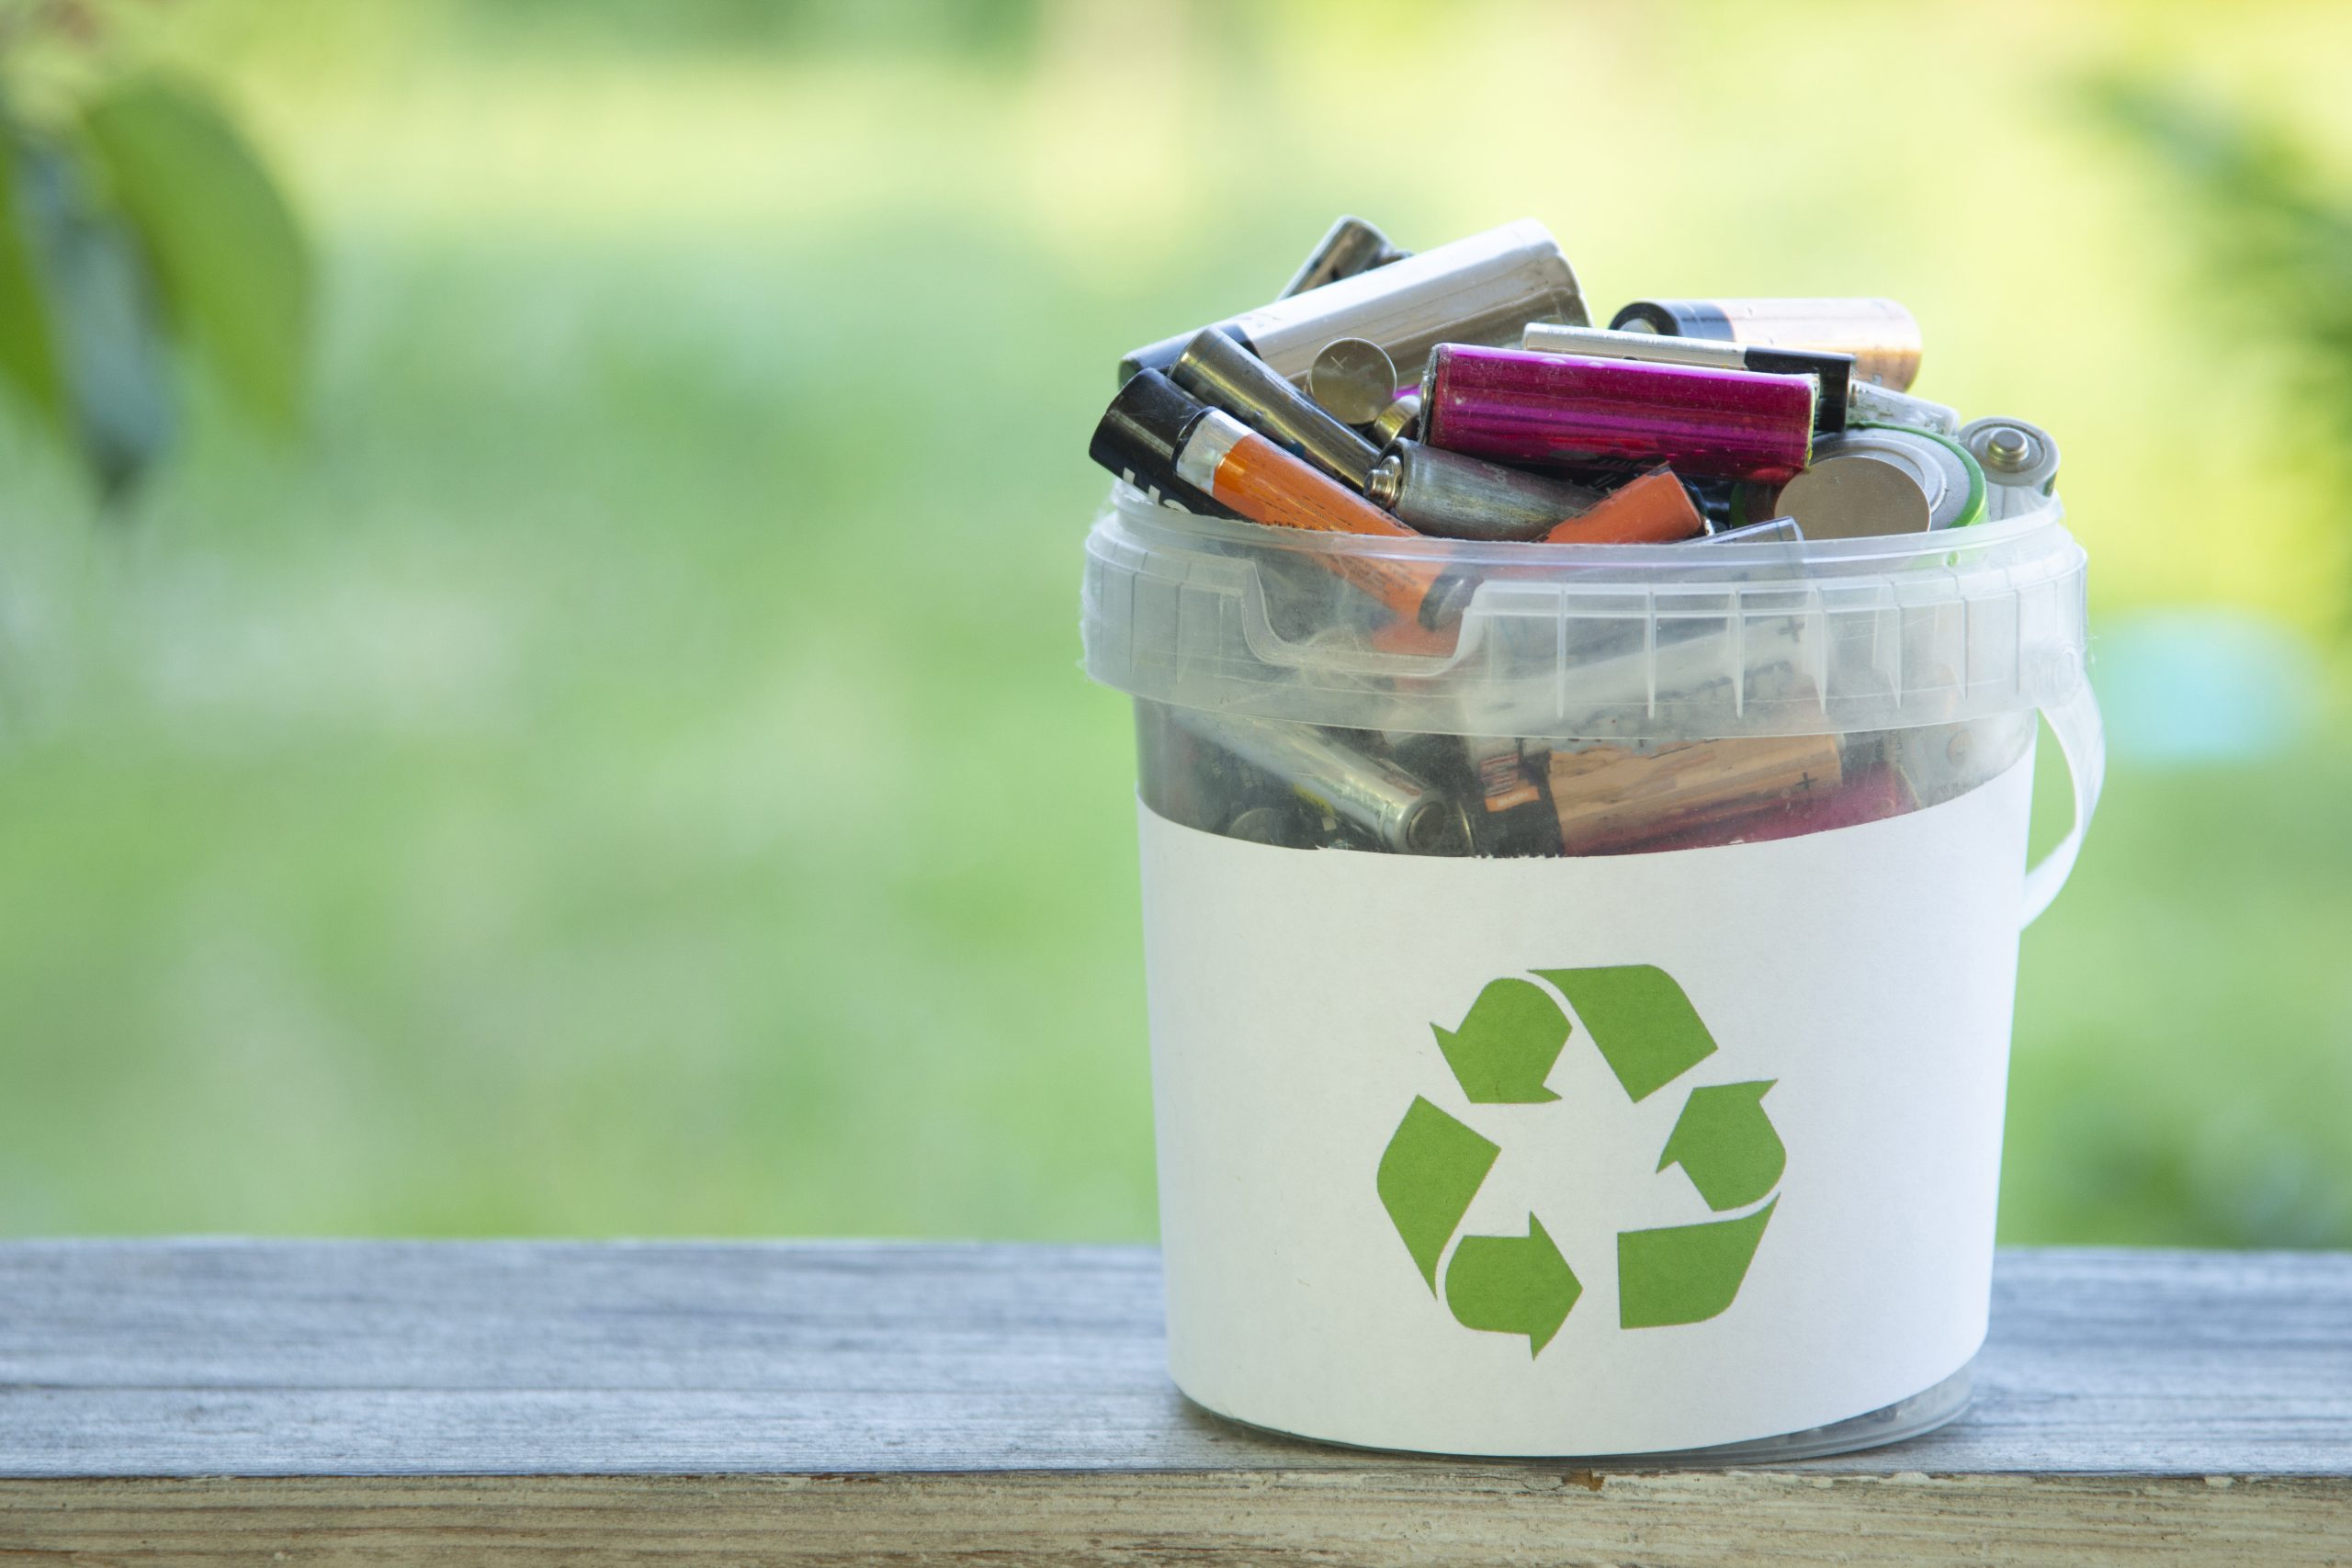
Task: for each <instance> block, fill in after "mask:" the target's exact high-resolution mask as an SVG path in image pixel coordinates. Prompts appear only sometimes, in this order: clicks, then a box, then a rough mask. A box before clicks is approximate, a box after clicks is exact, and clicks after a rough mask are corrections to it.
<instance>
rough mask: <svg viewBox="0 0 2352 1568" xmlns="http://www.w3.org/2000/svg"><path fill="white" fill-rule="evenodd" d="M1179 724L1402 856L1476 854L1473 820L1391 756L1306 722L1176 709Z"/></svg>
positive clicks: (1175, 715)
mask: <svg viewBox="0 0 2352 1568" xmlns="http://www.w3.org/2000/svg"><path fill="white" fill-rule="evenodd" d="M1170 711H1171V713H1172V715H1173V716H1174V718H1175V720H1176V722H1177V723H1178V724H1179V725H1181V726H1182V727H1183V728H1186V729H1188V730H1190V731H1192V732H1193V734H1194V735H1197V736H1199V737H1200V738H1201V739H1204V740H1206V741H1208V742H1210V743H1211V744H1212V745H1216V746H1219V747H1222V748H1224V749H1225V750H1227V751H1230V752H1231V753H1233V755H1235V756H1237V757H1238V758H1240V759H1241V760H1242V761H1245V762H1248V763H1249V764H1250V766H1252V767H1255V768H1259V769H1262V770H1263V771H1264V772H1266V773H1271V774H1272V775H1273V776H1274V777H1275V778H1276V779H1279V780H1280V781H1281V782H1282V783H1283V784H1284V785H1285V786H1286V787H1288V788H1289V789H1290V790H1291V791H1292V793H1294V794H1295V795H1298V796H1299V797H1300V798H1301V799H1303V800H1305V801H1306V802H1307V803H1308V804H1310V805H1313V806H1318V807H1322V808H1323V809H1324V810H1326V811H1328V812H1329V813H1331V814H1332V815H1333V816H1335V817H1337V818H1340V819H1341V820H1342V821H1346V822H1350V823H1352V824H1354V825H1355V826H1356V827H1358V828H1361V829H1363V830H1364V831H1365V832H1367V833H1369V834H1371V835H1372V836H1373V837H1374V839H1377V840H1379V841H1380V843H1381V844H1382V845H1383V846H1384V847H1385V848H1387V849H1390V850H1394V851H1396V852H1398V853H1399V854H1411V855H1461V854H1467V853H1469V852H1470V822H1469V818H1468V816H1467V814H1466V813H1465V812H1464V810H1463V808H1462V805H1461V803H1460V802H1459V801H1455V800H1452V799H1449V798H1447V796H1446V795H1445V794H1444V793H1443V792H1442V791H1441V790H1438V789H1436V788H1434V787H1432V786H1431V785H1430V784H1427V783H1425V782H1424V781H1422V780H1421V779H1420V778H1419V777H1417V776H1416V775H1414V774H1412V773H1408V772H1406V770H1405V769H1404V768H1402V767H1400V766H1398V765H1397V763H1396V762H1394V761H1390V760H1389V759H1387V758H1385V757H1380V756H1374V755H1373V754H1372V753H1370V752H1367V751H1362V750H1357V749H1356V748H1355V747H1353V746H1350V745H1348V744H1346V743H1345V742H1343V741H1340V739H1336V738H1335V737H1333V736H1331V735H1329V733H1327V732H1325V731H1323V730H1319V729H1317V728H1313V727H1311V726H1308V725H1304V724H1274V723H1268V722H1265V721H1263V720H1260V719H1250V718H1239V717H1233V716H1225V715H1217V714H1208V713H1204V712H1202V711H1201V710H1199V709H1197V708H1174V709H1171V710H1170Z"/></svg>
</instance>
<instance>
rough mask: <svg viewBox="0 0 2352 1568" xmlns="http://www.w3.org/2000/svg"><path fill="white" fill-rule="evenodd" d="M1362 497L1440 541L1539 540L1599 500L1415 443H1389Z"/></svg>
mask: <svg viewBox="0 0 2352 1568" xmlns="http://www.w3.org/2000/svg"><path fill="white" fill-rule="evenodd" d="M1364 495H1365V497H1366V498H1367V499H1369V500H1371V501H1372V502H1374V503H1375V504H1377V505H1380V506H1385V507H1386V508H1387V509H1388V510H1389V511H1390V512H1392V513H1396V515H1397V521H1398V522H1400V523H1402V524H1404V525H1406V526H1407V527H1408V528H1414V529H1418V530H1419V531H1420V532H1421V533H1424V534H1434V535H1436V536H1439V537H1440V538H1446V539H1539V538H1542V537H1543V536H1544V534H1545V533H1547V532H1549V531H1550V530H1551V529H1552V528H1553V527H1554V526H1555V525H1557V524H1559V523H1561V522H1564V521H1565V520H1566V519H1567V518H1570V517H1575V516H1578V515H1580V514H1582V513H1587V512H1589V511H1591V510H1592V509H1593V508H1594V507H1595V506H1597V505H1599V504H1600V502H1601V500H1602V494H1601V492H1600V491H1597V490H1594V489H1592V488H1591V487H1590V486H1589V485H1580V484H1577V483H1575V482H1574V481H1572V480H1568V479H1554V478H1551V477H1550V476H1549V475H1544V474H1531V473H1529V472H1527V471H1526V470H1525V469H1524V468H1505V467H1504V466H1503V465H1502V464H1500V463H1489V462H1487V461H1486V460H1485V459H1483V458H1479V457H1464V456H1463V455H1462V454H1461V453H1459V452H1444V451H1440V450H1439V449H1438V448H1436V447H1434V446H1422V445H1421V444H1420V443H1419V442H1418V441H1397V442H1394V443H1392V444H1391V445H1390V446H1389V448H1388V450H1387V452H1386V453H1385V455H1384V456H1383V457H1381V458H1380V460H1379V462H1378V464H1377V465H1376V466H1375V467H1374V468H1373V470H1372V477H1371V479H1370V481H1369V482H1367V483H1366V484H1365V486H1364Z"/></svg>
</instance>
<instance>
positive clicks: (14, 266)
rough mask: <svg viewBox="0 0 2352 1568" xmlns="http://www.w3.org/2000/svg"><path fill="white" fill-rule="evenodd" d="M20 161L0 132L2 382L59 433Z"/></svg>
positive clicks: (10, 139) (51, 355)
mask: <svg viewBox="0 0 2352 1568" xmlns="http://www.w3.org/2000/svg"><path fill="white" fill-rule="evenodd" d="M21 157H22V154H21V153H20V152H19V151H18V146H17V138H16V135H15V133H14V129H13V128H10V127H0V377H6V378H7V380H8V383H9V385H11V386H13V387H15V388H16V389H17V391H18V392H20V393H22V394H23V395H24V397H25V400H27V401H28V402H29V403H31V404H32V406H33V409H34V411H35V412H38V413H39V414H40V415H41V417H42V418H44V419H46V420H47V421H48V422H49V423H51V424H52V425H55V426H56V427H58V428H59V429H60V430H61V431H62V429H63V428H64V423H65V392H64V387H63V384H62V381H61V380H60V379H59V377H58V374H57V355H56V353H55V351H54V349H53V348H52V346H51V343H50V336H49V322H48V321H47V320H46V319H45V317H44V316H43V315H42V312H41V299H40V279H39V278H38V277H37V276H35V275H34V272H33V258H32V254H31V252H30V250H29V249H28V246H27V244H26V242H25V222H26V219H25V204H24V202H23V200H22V199H21V197H19V195H18V191H17V186H18V185H19V183H20V179H21V175H20V172H19V169H18V164H19V162H20V161H21Z"/></svg>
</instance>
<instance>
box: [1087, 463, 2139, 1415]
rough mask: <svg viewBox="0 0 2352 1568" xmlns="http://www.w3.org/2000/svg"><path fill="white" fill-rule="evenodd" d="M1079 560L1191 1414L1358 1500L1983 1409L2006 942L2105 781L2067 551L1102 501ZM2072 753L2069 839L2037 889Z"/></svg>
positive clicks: (2006, 525)
mask: <svg viewBox="0 0 2352 1568" xmlns="http://www.w3.org/2000/svg"><path fill="white" fill-rule="evenodd" d="M1087 554H1088V566H1087V575H1086V584H1085V603H1084V633H1085V646H1086V667H1087V670H1088V671H1089V673H1090V674H1091V675H1092V676H1093V677H1094V678H1095V679H1096V680H1098V681H1101V682H1104V683H1106V684H1109V685H1112V686H1115V687H1117V688H1119V689H1120V690H1122V691H1125V692H1126V693H1128V694H1131V695H1132V696H1133V697H1134V698H1135V707H1136V726H1137V733H1138V754H1139V779H1140V786H1141V787H1140V796H1141V805H1140V810H1139V816H1138V820H1139V824H1140V829H1139V830H1140V835H1141V840H1142V854H1143V870H1144V877H1143V895H1144V916H1145V922H1144V923H1145V943H1146V957H1147V975H1148V985H1149V992H1150V1012H1151V1034H1152V1060H1153V1093H1154V1113H1155V1122H1156V1126H1157V1132H1158V1140H1159V1195H1160V1225H1161V1245H1162V1249H1163V1253H1164V1256H1165V1260H1166V1269H1167V1280H1168V1319H1169V1321H1168V1326H1169V1355H1170V1371H1171V1373H1172V1375H1173V1376H1174V1379H1175V1381H1176V1382H1177V1384H1178V1385H1179V1386H1180V1387H1181V1388H1182V1390H1183V1391H1184V1392H1185V1393H1187V1394H1188V1395H1189V1396H1191V1397H1192V1398H1193V1400H1195V1401H1196V1402H1198V1403H1199V1404H1203V1405H1205V1406H1206V1407H1208V1408H1209V1409H1212V1410H1215V1411H1217V1412H1219V1413H1221V1414H1224V1415H1226V1416H1231V1417H1234V1418H1236V1419H1238V1420H1241V1421H1246V1422H1250V1423H1252V1424H1254V1425H1257V1426H1261V1427H1272V1428H1275V1429H1278V1430H1282V1431H1285V1432H1291V1433H1295V1434H1298V1435H1301V1436H1305V1437H1309V1438H1323V1439H1327V1440H1330V1441H1335V1442H1341V1443H1349V1444H1355V1445H1360V1446H1364V1447H1372V1448H1385V1449H1408V1450H1429V1451H1438V1452H1453V1453H1471V1454H1547V1455H1589V1456H1600V1455H1611V1454H1663V1453H1671V1454H1674V1455H1676V1456H1677V1457H1678V1458H1698V1459H1705V1460H1713V1461H1736V1460H1750V1459H1755V1458H1761V1457H1795V1456H1798V1455H1801V1454H1804V1453H1818V1452H1827V1451H1831V1450H1838V1449H1842V1448H1851V1447H1859V1446H1863V1445H1867V1444H1871V1443H1876V1442H1884V1441H1890V1440H1893V1439H1894V1438H1901V1437H1905V1436H1908V1435H1911V1434H1912V1433H1915V1432H1917V1431H1922V1430H1925V1429H1927V1428H1928V1427H1932V1426H1934V1425H1936V1424H1937V1423H1938V1422H1939V1421H1942V1420H1945V1419H1949V1418H1950V1417H1951V1416H1952V1415H1954V1414H1956V1413H1957V1412H1958V1411H1959V1410H1960V1409H1961V1408H1962V1405H1964V1404H1965V1403H1966V1400H1967V1395H1968V1369H1969V1366H1970V1363H1971V1361H1972V1360H1973V1357H1974V1355H1975V1353H1976V1350H1977V1348H1978V1347H1979V1346H1980V1345H1981V1343H1982V1341H1983V1338H1984V1333H1985V1314H1986V1310H1987V1305H1988V1301H1989V1295H1990V1279H1991V1264H1992V1250H1993V1231H1994V1208H1995V1198H1996V1188H1997V1178H1998V1166H1999V1156H2000V1144H2001V1119H2002V1106H2003V1096H2004V1091H2005V1088H2006V1080H2007V1055H2008V1043H2009V1024H2010V1014H2011V1010H2012V1004H2013V999H2014V990H2015V976H2016V963H2017V947H2018V931H2019V929H2020V928H2021V926H2022V925H2023V924H2024V923H2026V922H2027V921H2030V919H2033V918H2034V916H2036V915H2037V914H2039V913H2040V912H2041V909H2042V908H2044V907H2046V906H2047V905H2048V903H2049V902H2050V900H2051V898H2052V897H2054V896H2055V894H2056V892H2057V890H2058V887H2059V886H2060V884H2061V883H2062V882H2063V881H2064V877H2065V875H2066V873H2067V871H2068V869H2069V868H2070V867H2071V865H2072V863H2073V860H2074V855H2075V848H2076V846H2077V844H2078V842H2079V840H2080V837H2081V832H2082V828H2083V825H2084V824H2085V822H2086V821H2087V819H2088V818H2089V816H2090V813H2091V810H2092V807H2093V806H2094V804H2095V802H2096V800H2097V797H2098V785H2099V776H2100V772H2101V768H2102V761H2103V751H2102V745H2101V739H2100V734H2099V728H2098V710H2097V708H2096V706H2095V705H2093V702H2092V698H2091V694H2090V688H2089V685H2088V683H2087V682H2086V679H2085V674H2084V654H2085V617H2084V557H2083V553H2082V551H2081V549H2080V548H2079V547H2077V546H2076V544H2075V541H2074V539H2073V537H2072V536H2070V535H2069V534H2068V533H2067V532H2066V530H2065V528H2064V526H2063V525H2061V523H2060V521H2059V507H2058V503H2057V502H2056V500H2055V499H2054V498H2052V500H2051V501H2050V502H2049V503H2048V504H2047V505H2046V506H2045V507H2043V508H2041V510H2039V511H2036V512H2034V513H2029V514H2026V515H2023V516H2018V517H2014V518H2010V519H2007V520H2006V521H2002V522H1998V523H1989V524H1983V525H1975V526H1971V527H1968V528H1964V529H1958V530H1952V531H1950V532H1942V533H1934V534H1927V535H1914V536H1902V537H1886V538H1866V539H1848V540H1834V541H1823V542H1813V543H1805V544H1779V543H1769V544H1711V543H1694V544H1683V545H1674V546H1663V547H1639V546H1582V547H1577V546H1543V545H1470V544H1461V543H1454V542H1451V541H1442V540H1434V539H1432V540H1419V539H1411V540H1401V541H1400V540H1392V539H1385V538H1381V539H1373V538H1365V537H1360V536H1331V535H1309V534H1294V533H1290V532H1287V531H1283V530H1279V529H1272V528H1265V527H1261V526H1258V525H1252V524H1248V523H1231V522H1224V521H1219V520H1215V519H1204V518H1200V517H1194V516H1192V515H1189V514H1186V513H1179V512H1176V511H1173V510H1169V509H1164V508H1160V507H1157V506H1154V505H1153V504H1151V503H1150V502H1148V501H1147V500H1145V499H1144V498H1143V497H1142V496H1140V495H1139V494H1136V492H1134V491H1129V490H1127V489H1125V487H1121V488H1120V489H1119V490H1118V491H1116V492H1114V501H1113V504H1112V505H1111V506H1110V507H1109V508H1108V509H1107V510H1106V511H1105V512H1104V513H1103V515H1102V516H1101V517H1100V518H1099V519H1098V521H1097V522H1096V524H1095V526H1094V528H1093V531H1092V533H1091V536H1089V539H1088V544H1087ZM1399 581H1407V582H1408V583H1409V582H1419V583H1422V584H1424V585H1426V586H1427V587H1428V588H1429V590H1430V594H1429V597H1430V602H1431V603H1432V604H1442V605H1444V606H1446V608H1444V609H1443V611H1442V613H1441V614H1440V615H1434V616H1432V617H1431V618H1432V619H1436V620H1437V621H1438V623H1439V625H1438V626H1437V628H1436V629H1430V627H1427V626H1422V625H1420V624H1419V622H1418V621H1414V620H1408V619H1400V618H1399V617H1398V616H1397V613H1396V610H1395V605H1396V604H1397V602H1398V593H1397V592H1396V590H1397V584H1398V582H1399ZM1368 583H1369V584H1374V585H1375V586H1376V587H1377V588H1378V589H1379V590H1380V591H1379V592H1378V593H1377V594H1375V593H1374V592H1366V591H1365V588H1366V585H1367V584H1368ZM1408 597H1409V591H1408ZM2038 714H2039V715H2044V716H2048V718H2049V720H2050V722H2051V725H2052V730H2053V732H2054V733H2055V734H2056V735H2057V736H2058V738H2059V739H2060V740H2061V742H2062V744H2063V745H2064V749H2065V750H2066V754H2067V761H2068V762H2069V765H2070V767H2071V769H2072V773H2073V779H2074V785H2075V826H2074V829H2073V830H2072V831H2070V832H2069V833H2068V835H2067V836H2066V838H2065V839H2064V841H2063V842H2062V843H2061V844H2060V845H2059V847H2058V848H2057V849H2056V850H2055V851H2054V852H2052V853H2051V854H2050V855H2049V856H2048V857H2047V858H2046V859H2045V860H2044V861H2043V862H2042V863H2041V864H2039V865H2037V866H2035V867H2033V868H2031V869H2030V870H2029V868H2028V867H2027V864H2026V852H2027V851H2026V827H2027V812H2028V806H2029V795H2030V779H2031V773H2032V754H2033V748H2034V738H2035V735H2036V732H2037V725H2036V716H2037V715H2038Z"/></svg>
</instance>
